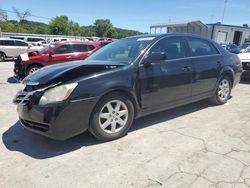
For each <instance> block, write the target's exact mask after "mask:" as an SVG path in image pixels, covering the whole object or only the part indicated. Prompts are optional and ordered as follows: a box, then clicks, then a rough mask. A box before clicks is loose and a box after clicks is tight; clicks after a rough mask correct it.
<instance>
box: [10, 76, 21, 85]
mask: <svg viewBox="0 0 250 188" xmlns="http://www.w3.org/2000/svg"><path fill="white" fill-rule="evenodd" d="M7 82H8V83H10V84H19V83H21V81H20V80H19V79H18V78H17V77H16V76H11V77H9V78H8V79H7Z"/></svg>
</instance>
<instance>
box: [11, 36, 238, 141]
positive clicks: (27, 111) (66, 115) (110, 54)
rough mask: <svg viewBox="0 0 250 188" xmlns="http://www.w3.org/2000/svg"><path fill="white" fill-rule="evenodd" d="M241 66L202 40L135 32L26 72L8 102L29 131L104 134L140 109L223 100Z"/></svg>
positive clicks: (122, 131) (118, 132) (115, 132)
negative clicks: (82, 58)
mask: <svg viewBox="0 0 250 188" xmlns="http://www.w3.org/2000/svg"><path fill="white" fill-rule="evenodd" d="M241 73H242V66H241V63H240V61H239V59H238V58H237V56H236V55H234V54H231V53H229V52H228V51H226V50H225V49H223V47H221V46H220V45H218V44H217V43H215V42H213V41H211V40H209V39H206V38H202V37H199V36H195V35H190V34H174V33H172V34H164V35H143V36H135V37H129V38H125V39H121V40H118V41H116V42H113V43H111V44H109V45H107V46H105V47H103V48H102V49H100V50H99V51H97V52H95V53H94V54H93V55H92V56H90V57H89V58H88V59H87V60H85V61H77V62H74V63H64V64H58V65H53V66H50V67H45V68H43V69H41V70H40V71H38V72H36V73H34V74H32V75H30V76H28V77H26V78H25V79H24V81H23V83H24V84H25V88H24V89H23V90H22V91H19V92H18V93H17V95H16V97H15V98H14V102H16V103H18V107H17V111H18V114H19V117H20V122H21V124H22V125H23V126H24V127H25V128H26V129H28V130H30V131H33V132H36V133H39V134H42V135H45V136H48V137H51V138H53V139H58V140H64V139H67V138H69V137H72V136H74V135H77V134H80V133H82V132H84V131H86V130H89V131H90V132H91V133H93V135H94V136H96V137H97V138H98V139H101V140H104V141H109V140H113V139H117V138H120V137H122V136H124V135H126V134H127V132H128V130H129V128H130V127H131V125H132V124H133V121H134V119H135V118H138V117H140V116H143V115H147V114H150V113H155V112H158V111H162V110H166V109H170V108H173V107H177V106H180V105H184V104H187V103H191V102H194V101H198V100H202V99H210V101H212V102H213V103H215V104H224V103H226V102H227V101H228V99H229V98H230V93H231V89H232V88H233V86H235V85H236V84H237V83H238V82H239V81H240V77H241Z"/></svg>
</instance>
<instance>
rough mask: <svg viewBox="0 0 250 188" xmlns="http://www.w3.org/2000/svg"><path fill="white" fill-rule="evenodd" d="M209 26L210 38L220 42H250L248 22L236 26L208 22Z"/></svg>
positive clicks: (237, 43)
mask: <svg viewBox="0 0 250 188" xmlns="http://www.w3.org/2000/svg"><path fill="white" fill-rule="evenodd" d="M207 26H208V30H209V32H208V33H209V34H208V36H209V38H211V39H212V40H214V41H216V42H218V43H232V44H236V45H241V44H243V43H244V42H250V27H248V25H247V24H244V25H243V26H235V25H225V24H221V23H216V24H207Z"/></svg>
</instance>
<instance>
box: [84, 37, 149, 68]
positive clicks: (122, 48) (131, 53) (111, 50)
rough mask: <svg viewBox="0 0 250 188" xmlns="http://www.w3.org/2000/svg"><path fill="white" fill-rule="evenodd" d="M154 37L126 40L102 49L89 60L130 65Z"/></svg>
mask: <svg viewBox="0 0 250 188" xmlns="http://www.w3.org/2000/svg"><path fill="white" fill-rule="evenodd" d="M153 39H154V37H141V38H140V37H136V38H125V39H121V40H118V41H116V42H113V43H110V44H109V45H107V46H105V47H103V48H101V49H100V50H98V51H97V52H95V53H94V54H93V55H91V56H90V57H89V58H87V60H100V61H116V62H121V63H126V64H129V63H131V62H132V61H134V60H135V59H136V58H137V57H138V55H140V53H141V51H142V50H144V49H145V48H146V47H147V46H148V45H149V44H150V43H151V42H152V41H153Z"/></svg>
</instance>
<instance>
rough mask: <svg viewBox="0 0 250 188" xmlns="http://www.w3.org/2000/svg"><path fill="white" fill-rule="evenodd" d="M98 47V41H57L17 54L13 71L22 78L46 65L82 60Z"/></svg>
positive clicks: (99, 45)
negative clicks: (36, 49)
mask: <svg viewBox="0 0 250 188" xmlns="http://www.w3.org/2000/svg"><path fill="white" fill-rule="evenodd" d="M100 47H101V44H100V43H99V42H59V43H56V44H54V45H49V46H47V47H44V48H42V49H40V50H38V51H34V52H29V53H25V54H21V55H20V56H18V57H17V58H16V60H15V66H14V73H15V74H16V75H17V76H18V77H19V78H23V77H25V76H27V75H29V74H32V73H34V72H36V71H37V70H38V69H40V68H42V67H44V66H47V65H53V64H57V63H64V62H69V61H75V60H83V59H85V58H87V57H88V56H90V55H91V54H92V53H93V52H95V51H96V50H98V49H99V48H100Z"/></svg>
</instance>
